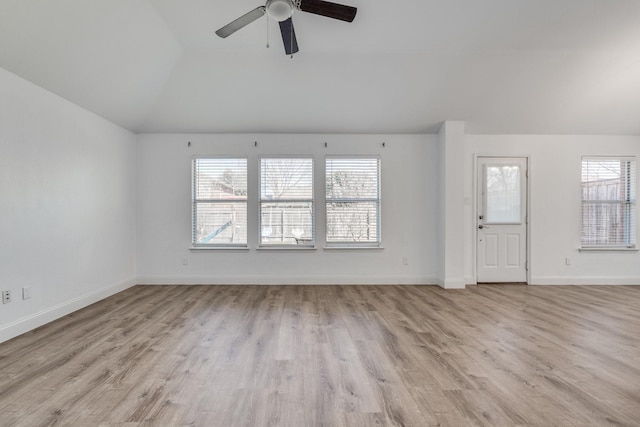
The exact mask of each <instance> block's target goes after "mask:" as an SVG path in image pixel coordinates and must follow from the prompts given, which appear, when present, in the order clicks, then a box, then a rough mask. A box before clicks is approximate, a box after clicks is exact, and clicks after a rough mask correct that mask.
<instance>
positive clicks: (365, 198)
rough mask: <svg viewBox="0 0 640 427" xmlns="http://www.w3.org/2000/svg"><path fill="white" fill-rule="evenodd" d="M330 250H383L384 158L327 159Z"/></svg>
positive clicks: (327, 216) (327, 225)
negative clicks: (382, 202) (381, 210)
mask: <svg viewBox="0 0 640 427" xmlns="http://www.w3.org/2000/svg"><path fill="white" fill-rule="evenodd" d="M325 174H326V175H325V178H326V179H325V180H326V210H327V215H326V219H327V224H326V231H327V246H329V247H331V246H334V247H336V246H337V247H339V246H346V247H350V246H356V247H367V246H372V247H378V246H380V158H378V157H327V158H326V170H325Z"/></svg>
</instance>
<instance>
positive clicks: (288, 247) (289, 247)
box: [256, 245, 316, 252]
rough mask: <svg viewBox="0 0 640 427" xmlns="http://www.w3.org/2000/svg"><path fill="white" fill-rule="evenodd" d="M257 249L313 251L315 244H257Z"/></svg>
mask: <svg viewBox="0 0 640 427" xmlns="http://www.w3.org/2000/svg"><path fill="white" fill-rule="evenodd" d="M256 250H257V251H292V252H297V251H315V250H316V247H315V246H300V245H273V246H258V247H257V248H256Z"/></svg>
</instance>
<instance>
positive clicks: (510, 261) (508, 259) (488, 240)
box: [476, 157, 527, 283]
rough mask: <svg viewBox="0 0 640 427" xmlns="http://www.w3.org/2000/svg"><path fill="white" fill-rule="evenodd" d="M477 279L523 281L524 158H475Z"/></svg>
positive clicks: (497, 281)
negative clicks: (476, 164) (476, 171)
mask: <svg viewBox="0 0 640 427" xmlns="http://www.w3.org/2000/svg"><path fill="white" fill-rule="evenodd" d="M477 170H478V180H477V183H478V212H477V216H476V218H477V227H478V243H477V251H476V253H477V256H478V259H477V266H478V267H477V270H478V271H477V282H478V283H500V282H513V283H516V282H526V281H527V219H526V218H527V193H526V191H527V159H526V158H520V157H508V158H507V157H479V158H478V168H477Z"/></svg>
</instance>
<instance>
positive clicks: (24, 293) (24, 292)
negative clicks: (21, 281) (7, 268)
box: [22, 286, 31, 299]
mask: <svg viewBox="0 0 640 427" xmlns="http://www.w3.org/2000/svg"><path fill="white" fill-rule="evenodd" d="M29 298H31V286H25V287H24V288H22V299H29Z"/></svg>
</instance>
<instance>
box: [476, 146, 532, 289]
mask: <svg viewBox="0 0 640 427" xmlns="http://www.w3.org/2000/svg"><path fill="white" fill-rule="evenodd" d="M484 158H487V159H490V158H498V159H524V160H525V164H526V167H527V171H526V180H527V184H526V186H525V189H526V191H527V197H526V198H525V199H526V201H527V209H526V211H525V226H526V233H525V234H526V239H527V244H526V248H527V254H526V256H525V262H526V266H527V268H526V272H527V282H526V284H527V285H528V284H529V283H531V176H532V174H531V156H530V155H529V154H522V155H518V154H514V155H504V154H499V155H491V154H474V155H473V172H472V173H473V176H472V181H473V187H472V197H473V205H472V208H471V209H472V213H471V214H472V216H473V218H472V221H471V229H472V230H473V231H472V233H471V234H472V238H473V244H472V245H471V249H472V250H471V254H472V263H473V281H474V283H475V284H476V285H477V284H478V225H479V224H478V206H479V203H480V202H479V200H478V185H480V184H481V183H480V182H478V161H479V160H480V159H484Z"/></svg>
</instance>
